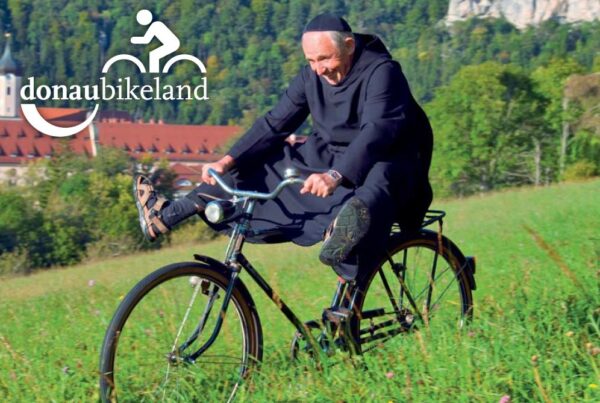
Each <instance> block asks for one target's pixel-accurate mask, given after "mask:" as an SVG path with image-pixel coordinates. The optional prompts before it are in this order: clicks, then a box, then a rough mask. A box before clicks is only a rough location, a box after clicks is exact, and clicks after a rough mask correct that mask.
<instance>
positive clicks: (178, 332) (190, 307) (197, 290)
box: [162, 282, 200, 400]
mask: <svg viewBox="0 0 600 403" xmlns="http://www.w3.org/2000/svg"><path fill="white" fill-rule="evenodd" d="M199 291H200V283H199V282H198V283H197V284H196V285H195V286H194V293H193V294H192V299H191V300H190V303H189V304H188V307H187V309H186V311H185V315H184V316H183V320H182V321H181V325H179V330H178V331H177V335H176V336H175V341H174V342H173V347H171V354H173V353H175V347H177V342H178V341H179V337H180V336H181V332H182V331H183V326H184V325H185V323H186V322H187V319H188V317H189V316H190V312H191V311H192V306H193V305H194V301H196V297H197V296H198V292H199ZM170 370H171V363H170V362H168V361H167V370H166V371H165V382H164V385H165V389H164V391H163V396H162V400H164V399H165V393H166V385H167V383H168V382H169V373H170Z"/></svg>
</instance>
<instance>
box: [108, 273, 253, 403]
mask: <svg viewBox="0 0 600 403" xmlns="http://www.w3.org/2000/svg"><path fill="white" fill-rule="evenodd" d="M229 281H230V272H229V270H227V269H226V268H224V267H211V266H208V265H205V264H201V263H196V262H191V263H176V264H172V265H169V266H165V267H163V268H161V269H158V270H156V271H155V272H153V273H151V274H149V275H148V276H147V277H145V278H144V279H143V280H142V281H140V282H139V283H138V284H137V285H136V286H135V287H134V288H133V289H132V290H131V291H130V292H129V293H128V294H127V296H126V297H125V298H124V299H123V301H122V303H121V304H120V306H119V308H118V309H117V311H116V312H115V315H114V317H113V319H112V321H111V323H110V325H109V327H108V330H107V332H106V336H105V338H104V343H103V346H102V350H101V355H100V396H101V400H102V401H104V402H107V401H116V400H120V401H136V402H139V401H144V400H148V401H156V400H159V399H160V400H165V399H166V400H169V401H172V400H175V401H197V400H207V399H208V400H211V397H212V398H213V399H215V400H222V401H224V400H228V399H231V397H232V396H233V395H234V394H235V391H236V390H237V388H238V386H239V384H240V382H241V381H242V380H243V379H245V378H247V377H248V375H249V374H250V372H251V370H252V369H253V368H254V367H255V366H256V365H257V364H258V363H259V362H260V361H261V360H262V328H261V325H260V319H259V317H258V313H257V312H256V308H255V306H254V302H253V301H252V298H251V297H250V294H249V293H248V290H247V289H246V287H245V286H244V284H243V283H242V282H241V280H240V279H237V280H236V285H235V287H234V288H233V292H232V295H231V301H230V304H229V307H228V310H227V312H226V315H225V320H224V321H223V326H222V328H221V330H220V332H219V334H218V336H217V338H216V340H215V342H214V343H213V344H211V345H210V347H209V348H208V349H207V350H206V352H205V354H203V355H201V356H200V357H198V358H197V360H196V361H195V362H193V363H186V362H184V361H183V359H182V358H181V357H178V356H177V354H174V353H173V352H174V351H178V349H175V348H174V346H179V345H181V344H183V342H184V340H187V339H188V338H189V335H190V334H191V333H193V330H192V329H195V328H196V327H199V325H198V323H199V322H201V320H198V318H199V317H202V312H204V310H205V309H206V306H207V305H208V302H207V301H210V300H211V296H212V295H213V294H211V291H217V290H218V292H216V293H215V294H214V295H216V296H215V297H214V298H212V300H213V305H212V309H209V312H210V316H209V317H208V318H207V319H206V321H205V327H204V329H205V331H204V332H201V334H200V337H199V338H198V340H196V342H195V344H192V346H194V347H195V348H192V347H191V346H190V350H189V351H194V350H197V349H198V346H202V345H203V343H206V340H207V339H208V338H209V335H210V334H212V329H213V328H214V327H213V328H211V325H213V324H214V323H215V321H216V320H217V317H218V316H219V314H220V310H221V301H222V300H223V298H222V296H224V295H225V291H224V290H226V289H227V285H228V284H229ZM190 283H193V285H190ZM186 288H189V289H191V290H192V291H191V292H186V291H185V289H186ZM205 291H206V292H207V293H205ZM184 294H192V296H191V297H190V298H187V297H184ZM219 295H221V297H219ZM196 301H198V302H204V304H196ZM202 305H203V306H202ZM171 314H172V315H173V317H172V316H171ZM180 319H181V323H177V322H178V321H179V320H180ZM232 319H236V320H232ZM238 343H241V346H239V345H236V344H238ZM230 354H235V355H230ZM211 360H213V361H211ZM209 396H210V397H209Z"/></svg>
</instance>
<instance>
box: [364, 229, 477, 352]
mask: <svg viewBox="0 0 600 403" xmlns="http://www.w3.org/2000/svg"><path fill="white" fill-rule="evenodd" d="M441 239H442V244H441V245H440V244H439V240H440V239H439V238H438V235H437V234H436V233H434V232H431V231H427V230H422V231H420V232H418V233H416V234H413V236H411V237H406V236H405V235H404V234H401V233H398V234H394V235H392V237H391V239H390V246H389V248H388V253H387V256H386V257H385V258H384V259H383V260H382V262H381V264H380V265H378V266H377V267H376V268H375V269H374V270H373V271H372V272H371V273H368V275H366V276H364V277H363V278H360V279H359V281H358V282H357V285H356V286H357V287H358V293H357V294H356V295H357V298H356V301H355V310H356V312H359V314H358V315H356V317H355V319H354V323H353V328H354V329H353V333H354V336H355V339H356V340H357V341H358V344H359V346H360V350H361V351H362V352H365V351H368V350H370V349H372V348H375V347H377V346H379V345H381V343H382V342H384V341H386V340H389V339H391V338H392V337H394V336H395V335H398V334H401V333H406V332H410V331H414V330H416V329H419V328H423V327H428V328H429V329H431V330H432V331H444V330H443V329H457V328H461V327H463V326H464V325H465V324H466V323H467V322H468V321H469V320H470V319H471V318H472V316H473V299H472V292H471V282H470V281H469V276H472V273H471V272H470V270H471V267H470V266H469V263H468V261H467V259H465V258H464V256H463V255H462V253H461V252H460V251H459V249H458V248H457V247H456V245H454V244H453V243H452V242H451V241H450V240H449V239H447V238H445V237H441ZM471 278H472V277H471Z"/></svg>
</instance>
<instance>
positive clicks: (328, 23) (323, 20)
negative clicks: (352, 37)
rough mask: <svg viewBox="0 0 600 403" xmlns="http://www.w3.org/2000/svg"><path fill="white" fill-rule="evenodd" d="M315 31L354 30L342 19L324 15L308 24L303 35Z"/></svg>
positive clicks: (327, 14) (329, 14) (328, 14)
mask: <svg viewBox="0 0 600 403" xmlns="http://www.w3.org/2000/svg"><path fill="white" fill-rule="evenodd" d="M315 31H338V32H352V28H350V25H349V24H348V23H347V22H346V20H345V19H343V18H342V17H338V16H337V15H333V14H331V13H324V14H320V15H317V16H316V17H315V18H313V19H312V20H311V21H310V22H309V23H308V24H306V26H305V27H304V31H303V33H304V32H315Z"/></svg>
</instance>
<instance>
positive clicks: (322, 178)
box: [300, 173, 339, 197]
mask: <svg viewBox="0 0 600 403" xmlns="http://www.w3.org/2000/svg"><path fill="white" fill-rule="evenodd" d="M338 185H339V181H336V180H335V179H333V178H332V177H331V176H330V175H329V174H328V173H323V174H312V175H310V176H309V177H308V178H307V179H306V180H305V181H304V186H303V187H302V189H300V193H302V194H304V193H312V194H314V195H315V196H319V197H327V196H329V195H331V194H332V193H333V191H334V190H335V189H337V187H338Z"/></svg>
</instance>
